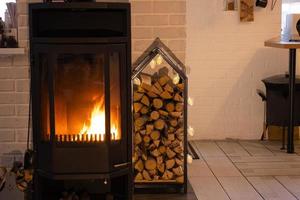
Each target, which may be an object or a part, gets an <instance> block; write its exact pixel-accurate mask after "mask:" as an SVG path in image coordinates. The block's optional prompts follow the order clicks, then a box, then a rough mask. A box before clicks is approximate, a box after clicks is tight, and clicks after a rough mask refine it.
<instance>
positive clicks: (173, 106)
mask: <svg viewBox="0 0 300 200" xmlns="http://www.w3.org/2000/svg"><path fill="white" fill-rule="evenodd" d="M166 110H167V111H168V112H169V113H170V112H173V111H174V110H175V105H174V103H173V102H170V103H167V105H166Z"/></svg>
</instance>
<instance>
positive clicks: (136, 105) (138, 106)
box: [133, 103, 143, 113]
mask: <svg viewBox="0 0 300 200" xmlns="http://www.w3.org/2000/svg"><path fill="white" fill-rule="evenodd" d="M142 107H143V104H141V103H134V104H133V110H134V112H136V113H137V112H139V111H140V110H141V109H142Z"/></svg>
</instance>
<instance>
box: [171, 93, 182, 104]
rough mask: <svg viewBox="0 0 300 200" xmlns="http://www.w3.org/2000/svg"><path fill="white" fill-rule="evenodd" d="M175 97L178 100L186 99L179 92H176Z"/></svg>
mask: <svg viewBox="0 0 300 200" xmlns="http://www.w3.org/2000/svg"><path fill="white" fill-rule="evenodd" d="M173 99H174V100H175V101H178V102H183V101H184V99H183V97H182V96H181V95H180V94H179V93H176V94H175V96H174V98H173Z"/></svg>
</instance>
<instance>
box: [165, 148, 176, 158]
mask: <svg viewBox="0 0 300 200" xmlns="http://www.w3.org/2000/svg"><path fill="white" fill-rule="evenodd" d="M166 153H167V156H168V158H170V159H171V158H174V157H175V156H176V153H175V152H174V151H172V150H171V149H170V148H169V147H168V148H167V151H166Z"/></svg>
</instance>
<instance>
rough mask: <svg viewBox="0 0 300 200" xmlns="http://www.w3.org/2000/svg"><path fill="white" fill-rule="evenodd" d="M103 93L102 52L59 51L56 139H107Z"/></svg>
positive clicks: (93, 140)
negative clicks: (67, 52) (60, 52)
mask: <svg viewBox="0 0 300 200" xmlns="http://www.w3.org/2000/svg"><path fill="white" fill-rule="evenodd" d="M104 94H105V92H104V55H103V54H59V55H58V57H57V66H56V68H55V70H54V96H55V103H54V104H55V138H56V141H58V142H101V141H104V138H105V102H104V99H105V97H104Z"/></svg>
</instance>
